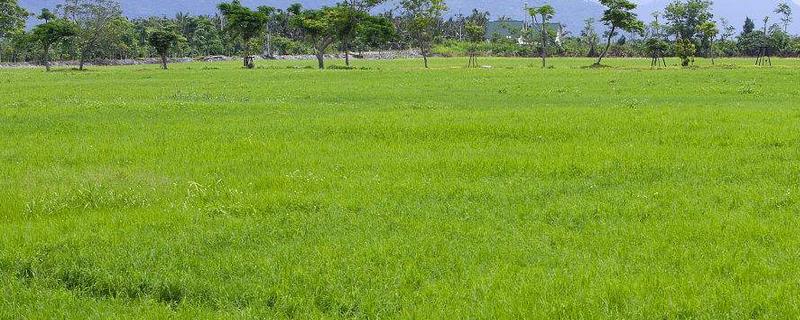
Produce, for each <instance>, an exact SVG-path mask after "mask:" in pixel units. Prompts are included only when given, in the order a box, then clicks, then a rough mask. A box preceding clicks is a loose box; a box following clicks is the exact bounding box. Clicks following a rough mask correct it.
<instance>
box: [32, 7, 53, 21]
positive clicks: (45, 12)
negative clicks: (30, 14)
mask: <svg viewBox="0 0 800 320" xmlns="http://www.w3.org/2000/svg"><path fill="white" fill-rule="evenodd" d="M56 18H58V17H57V16H56V14H55V13H53V12H52V11H50V9H47V8H44V9H42V11H41V12H39V15H38V16H36V19H39V20H42V21H44V22H50V20H53V19H56Z"/></svg>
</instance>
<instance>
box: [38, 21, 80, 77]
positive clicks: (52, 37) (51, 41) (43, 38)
mask: <svg viewBox="0 0 800 320" xmlns="http://www.w3.org/2000/svg"><path fill="white" fill-rule="evenodd" d="M77 34H78V26H77V25H76V24H75V23H74V22H72V21H69V20H66V19H53V20H50V21H48V22H45V23H43V24H40V25H38V26H36V27H35V28H34V29H33V39H34V40H36V41H37V42H39V43H40V44H41V45H42V49H43V53H44V58H43V60H44V66H45V69H46V70H47V71H50V49H51V48H52V47H53V45H55V44H58V43H61V42H63V41H65V40H67V39H69V38H71V37H74V36H76V35H77Z"/></svg>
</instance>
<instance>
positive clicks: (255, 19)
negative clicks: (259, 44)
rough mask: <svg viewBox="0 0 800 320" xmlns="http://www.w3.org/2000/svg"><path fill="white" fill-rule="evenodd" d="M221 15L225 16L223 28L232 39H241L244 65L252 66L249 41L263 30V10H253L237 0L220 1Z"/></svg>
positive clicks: (264, 15)
mask: <svg viewBox="0 0 800 320" xmlns="http://www.w3.org/2000/svg"><path fill="white" fill-rule="evenodd" d="M217 8H218V9H219V11H220V12H222V16H223V17H225V30H226V31H227V32H228V34H230V35H231V36H232V37H233V38H234V39H239V40H241V41H242V46H243V47H244V57H243V61H244V66H245V67H246V68H253V67H254V65H253V63H252V60H251V59H252V57H250V55H251V54H253V52H252V50H251V48H252V46H251V41H252V40H253V39H254V38H255V37H257V36H258V35H260V34H261V33H262V32H263V31H264V26H265V25H266V24H267V21H268V17H267V16H266V14H265V13H264V12H259V11H254V10H252V9H250V8H248V7H245V6H243V5H242V4H241V2H239V0H233V1H231V2H230V3H221V4H219V5H218V6H217Z"/></svg>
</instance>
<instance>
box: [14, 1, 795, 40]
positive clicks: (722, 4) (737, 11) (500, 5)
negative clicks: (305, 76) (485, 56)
mask: <svg viewBox="0 0 800 320" xmlns="http://www.w3.org/2000/svg"><path fill="white" fill-rule="evenodd" d="M220 1H221V0H168V1H165V0H120V2H121V3H122V5H123V9H124V10H125V13H126V15H128V16H133V17H140V16H151V15H155V16H163V15H166V16H172V15H174V14H175V13H177V12H188V13H192V14H209V13H214V12H215V6H216V4H217V3H219V2H220ZM779 1H780V0H716V1H715V8H714V10H715V13H716V14H717V18H719V17H725V18H726V19H728V21H730V23H731V24H733V25H735V26H737V27H741V25H742V24H743V22H744V19H745V17H746V16H750V17H751V18H754V20H756V21H760V20H761V19H762V18H763V17H764V16H765V15H771V16H772V17H773V18H772V20H771V21H774V22H777V21H778V18H777V17H776V16H775V15H774V14H772V11H773V10H774V8H775V6H776V5H777V3H778V2H779ZM794 1H795V3H793V4H792V5H793V8H794V9H795V12H796V14H797V16H798V18H796V19H795V20H796V21H795V23H793V25H792V27H791V29H792V31H794V32H798V31H800V6H798V5H797V3H800V0H794ZM59 2H60V1H59V0H20V3H21V4H22V5H23V6H25V7H26V8H28V9H30V10H31V11H38V10H39V9H41V8H54V7H55V6H56V4H57V3H59ZM242 2H243V3H244V4H247V5H251V6H257V5H270V6H275V7H281V8H285V7H288V6H289V5H290V4H291V3H294V2H300V3H303V4H304V5H305V6H307V7H319V6H323V5H333V4H335V3H336V1H334V0H242ZM545 2H546V3H550V4H552V5H553V6H554V7H555V8H556V11H557V12H558V14H557V15H556V18H555V20H556V21H558V22H561V23H563V24H565V25H567V27H568V29H569V30H570V31H572V32H577V31H579V30H580V28H581V26H582V25H583V20H584V19H586V18H588V17H599V16H600V14H601V13H602V7H600V5H599V4H597V2H596V0H550V1H547V0H530V1H525V0H492V1H486V0H449V1H448V6H449V8H450V14H459V13H462V14H465V15H466V14H469V13H470V12H471V11H472V9H473V8H478V9H480V10H484V11H489V12H490V13H491V14H492V17H494V18H497V17H500V16H508V17H511V18H515V19H521V18H523V16H524V11H523V8H524V7H525V4H526V3H528V4H529V5H532V6H534V5H539V4H542V3H545ZM639 2H640V3H641V7H640V9H639V15H640V17H641V18H642V19H643V20H649V19H650V13H651V12H653V11H662V12H663V9H664V7H665V6H666V4H667V3H669V2H670V0H640V1H639Z"/></svg>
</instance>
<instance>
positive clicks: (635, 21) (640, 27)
mask: <svg viewBox="0 0 800 320" xmlns="http://www.w3.org/2000/svg"><path fill="white" fill-rule="evenodd" d="M600 4H602V5H603V6H605V7H606V10H605V11H604V12H603V18H602V19H600V21H603V23H604V24H605V25H606V26H608V27H609V28H610V30H609V31H608V34H607V38H608V39H607V41H606V48H605V49H604V50H603V52H602V53H601V54H600V57H599V58H598V59H597V62H596V63H595V65H598V66H599V65H600V63H601V62H602V61H603V58H604V57H605V56H606V54H608V49H609V48H611V40H612V38H613V37H614V36H615V35H616V34H617V33H616V32H617V30H618V29H619V30H623V31H626V32H633V33H640V34H641V33H643V32H644V23H643V22H642V21H640V20H639V18H638V17H637V16H636V13H635V12H634V10H636V4H635V3H633V2H631V1H629V0H600Z"/></svg>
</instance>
